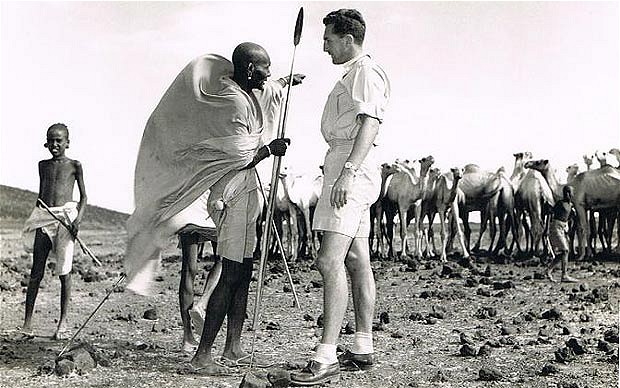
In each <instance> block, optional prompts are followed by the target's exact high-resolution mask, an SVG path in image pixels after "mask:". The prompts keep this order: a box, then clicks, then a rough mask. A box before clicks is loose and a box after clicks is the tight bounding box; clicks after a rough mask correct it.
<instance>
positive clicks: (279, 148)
mask: <svg viewBox="0 0 620 388" xmlns="http://www.w3.org/2000/svg"><path fill="white" fill-rule="evenodd" d="M288 144H291V139H288V138H282V139H274V140H272V141H271V143H269V150H270V151H271V154H272V155H274V156H284V154H286V147H287V145H288Z"/></svg>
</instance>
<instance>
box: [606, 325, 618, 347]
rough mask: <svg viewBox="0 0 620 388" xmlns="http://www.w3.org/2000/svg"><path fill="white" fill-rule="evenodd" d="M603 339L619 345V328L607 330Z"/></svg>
mask: <svg viewBox="0 0 620 388" xmlns="http://www.w3.org/2000/svg"><path fill="white" fill-rule="evenodd" d="M603 338H604V339H605V341H607V342H611V343H612V344H617V343H618V328H614V329H609V330H606V331H605V333H604V334H603Z"/></svg>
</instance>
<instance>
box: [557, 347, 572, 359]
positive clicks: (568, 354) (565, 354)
mask: <svg viewBox="0 0 620 388" xmlns="http://www.w3.org/2000/svg"><path fill="white" fill-rule="evenodd" d="M554 355H555V359H556V361H558V362H563V363H568V362H571V361H573V360H574V359H575V353H574V352H573V350H572V349H571V348H568V347H564V348H560V349H558V350H556V351H555V352H554Z"/></svg>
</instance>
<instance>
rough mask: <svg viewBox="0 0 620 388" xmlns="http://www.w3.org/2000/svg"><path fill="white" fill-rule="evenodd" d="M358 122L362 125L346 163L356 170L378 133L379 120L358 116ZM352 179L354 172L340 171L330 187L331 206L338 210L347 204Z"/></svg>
mask: <svg viewBox="0 0 620 388" xmlns="http://www.w3.org/2000/svg"><path fill="white" fill-rule="evenodd" d="M360 120H361V121H362V125H361V127H360V129H359V131H358V133H357V137H356V138H355V142H354V143H353V149H352V150H351V153H350V154H349V157H348V158H347V161H349V162H351V163H352V164H353V165H354V166H355V167H356V168H359V166H360V165H361V164H362V162H363V161H364V159H366V156H367V155H368V152H369V151H370V149H371V148H372V147H373V142H374V141H375V138H376V137H377V133H378V131H379V120H377V119H376V118H374V117H370V116H367V115H360ZM354 177H355V173H354V171H352V170H351V169H348V168H343V169H342V172H341V173H340V176H339V177H338V179H337V180H336V182H335V183H334V187H332V192H331V195H330V198H329V199H330V203H331V205H332V206H336V207H337V208H340V207H342V206H344V204H345V203H347V195H348V193H349V191H350V190H351V185H352V183H353V179H354Z"/></svg>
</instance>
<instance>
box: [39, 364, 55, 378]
mask: <svg viewBox="0 0 620 388" xmlns="http://www.w3.org/2000/svg"><path fill="white" fill-rule="evenodd" d="M55 369H56V363H55V362H54V361H52V360H49V361H46V362H45V363H43V364H42V365H39V368H38V369H37V373H38V374H39V375H40V376H47V375H51V374H54V370H55Z"/></svg>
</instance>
